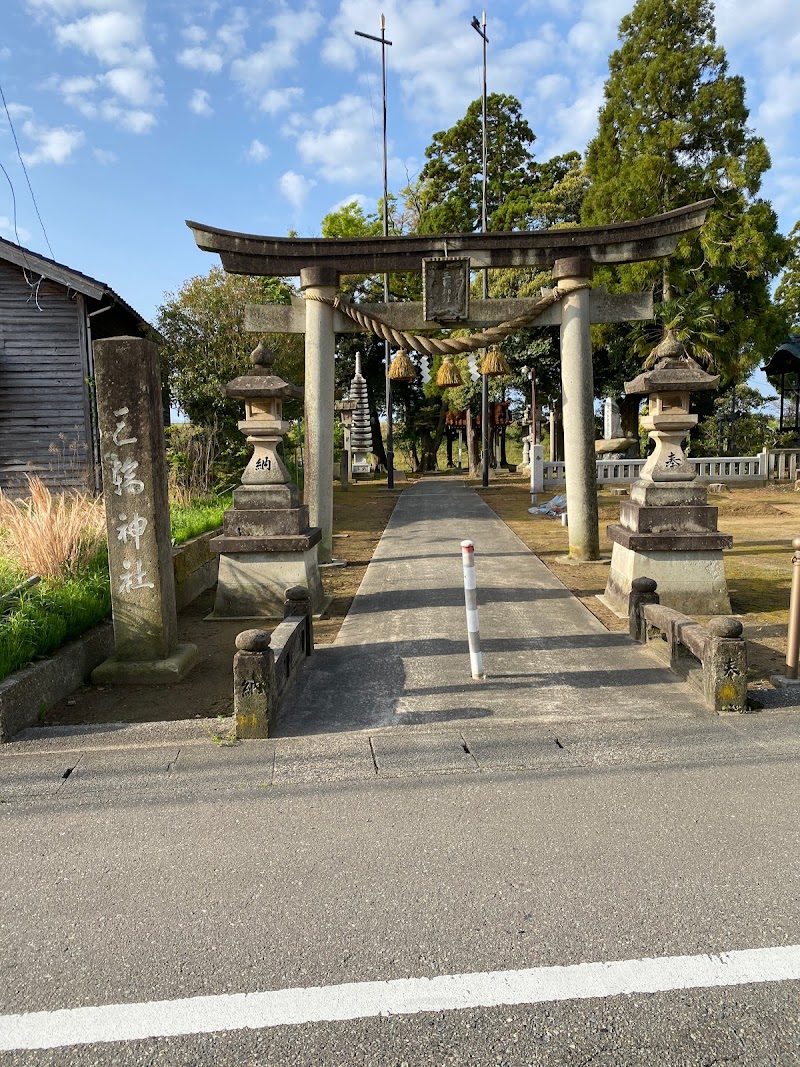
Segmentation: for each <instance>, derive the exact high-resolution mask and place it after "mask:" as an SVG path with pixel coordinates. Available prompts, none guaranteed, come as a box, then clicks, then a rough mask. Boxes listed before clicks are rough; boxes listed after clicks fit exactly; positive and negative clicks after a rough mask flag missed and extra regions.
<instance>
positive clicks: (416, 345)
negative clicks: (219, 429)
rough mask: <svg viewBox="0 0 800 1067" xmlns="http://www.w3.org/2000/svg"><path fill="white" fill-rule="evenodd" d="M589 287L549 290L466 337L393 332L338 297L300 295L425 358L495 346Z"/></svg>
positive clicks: (386, 324)
mask: <svg viewBox="0 0 800 1067" xmlns="http://www.w3.org/2000/svg"><path fill="white" fill-rule="evenodd" d="M589 288H591V286H590V285H589V284H588V283H586V282H584V283H583V284H581V285H575V286H572V287H571V288H570V289H559V288H558V287H556V288H555V289H552V290H551V291H550V292H549V293H548V294H547V295H546V296H543V297H541V298H540V299H539V300H537V301H536V302H535V303H534V304H533V306H532V307H531V309H530V310H529V311H526V312H524V314H522V315H517V316H516V318H513V319H508V320H506V322H501V323H500V324H499V325H497V326H490V327H489V329H488V330H482V331H481V333H473V334H470V335H469V336H468V337H445V338H437V337H424V336H422V335H421V334H418V333H406V332H405V331H404V330H396V329H395V328H394V327H393V326H390V325H389V323H388V322H384V321H383V319H379V318H378V317H377V316H376V315H370V314H368V313H367V312H365V311H361V310H360V309H359V308H358V307H357V306H356V305H354V304H350V303H348V301H347V300H345V299H344V298H343V297H341V296H336V297H333V299H331V297H327V296H318V295H317V294H316V293H304V294H303V296H304V297H305V299H306V300H317V301H319V302H320V303H322V304H329V305H330V306H331V307H333V308H336V309H337V310H338V311H341V312H342V314H344V315H347V317H348V318H350V319H352V320H353V322H357V323H358V325H359V326H361V327H363V329H365V330H370V331H371V332H372V333H374V334H376V335H377V336H378V337H380V338H382V339H383V340H384V341H388V342H389V343H390V344H393V345H395V346H396V347H397V348H405V349H413V350H414V351H416V352H425V353H426V354H427V355H429V356H441V355H455V354H458V353H460V352H474V351H476V349H478V348H488V347H489V346H490V345H495V344H497V343H498V342H499V341H502V340H503V338H505V337H508V335H509V334H512V333H515V332H516V331H517V330H521V329H523V328H524V327H525V326H530V324H531V323H532V322H535V320H536V319H537V318H538V317H539V316H540V315H541V314H542V313H543V312H544V311H546V310H547V309H548V308H549V307H552V305H553V304H557V303H559V301H561V300H563V299H564V297H565V296H568V295H569V294H570V293H577V292H579V291H580V290H581V289H589Z"/></svg>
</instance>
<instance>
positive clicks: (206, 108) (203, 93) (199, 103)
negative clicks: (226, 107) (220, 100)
mask: <svg viewBox="0 0 800 1067" xmlns="http://www.w3.org/2000/svg"><path fill="white" fill-rule="evenodd" d="M189 110H190V111H193V112H194V113H195V115H200V116H201V117H202V118H207V117H208V116H209V115H213V114H214V108H213V107H212V106H211V93H209V92H208V91H207V90H206V89H195V91H194V92H193V93H192V95H191V98H190V100H189Z"/></svg>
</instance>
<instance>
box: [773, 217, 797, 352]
mask: <svg viewBox="0 0 800 1067" xmlns="http://www.w3.org/2000/svg"><path fill="white" fill-rule="evenodd" d="M789 243H790V246H791V257H790V259H789V261H788V263H787V264H786V270H785V271H784V272H783V274H782V275H781V281H780V285H779V286H778V288H777V289H776V290H775V303H776V304H777V305H778V308H779V310H780V312H781V314H782V315H783V318H784V321H785V322H786V325H787V326H788V328H789V329H790V330H791V331H792V332H794V333H798V332H800V222H796V223H795V224H794V227H793V228H792V232H791V233H790V234H789Z"/></svg>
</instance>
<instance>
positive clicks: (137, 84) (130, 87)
mask: <svg viewBox="0 0 800 1067" xmlns="http://www.w3.org/2000/svg"><path fill="white" fill-rule="evenodd" d="M103 81H104V82H105V84H106V85H107V86H108V87H109V89H111V90H112V92H114V93H115V94H116V95H117V96H119V97H121V98H122V99H123V100H125V101H126V102H127V103H129V104H133V105H134V106H135V107H142V106H146V105H147V104H151V103H153V102H155V101H157V100H158V99H159V97H160V94H159V93H157V92H156V91H155V87H154V85H153V81H152V79H151V78H150V77H148V75H147V74H145V72H144V71H142V70H139V69H137V68H136V67H115V68H114V69H113V70H109V71H108V72H107V73H106V74H105V75H104V76H103Z"/></svg>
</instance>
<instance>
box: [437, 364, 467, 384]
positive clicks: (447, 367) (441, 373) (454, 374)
mask: <svg viewBox="0 0 800 1067" xmlns="http://www.w3.org/2000/svg"><path fill="white" fill-rule="evenodd" d="M436 384H437V385H438V386H439V388H440V389H454V388H457V387H458V386H459V385H463V384H464V379H463V378H462V377H461V371H460V370H459V369H458V367H457V366H456V365H455V363H453V357H452V356H445V357H444V359H443V360H442V365H441V367H439V370H438V371H437V373H436Z"/></svg>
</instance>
